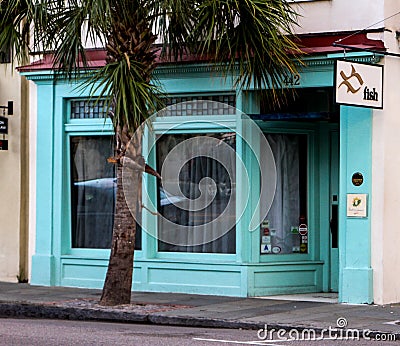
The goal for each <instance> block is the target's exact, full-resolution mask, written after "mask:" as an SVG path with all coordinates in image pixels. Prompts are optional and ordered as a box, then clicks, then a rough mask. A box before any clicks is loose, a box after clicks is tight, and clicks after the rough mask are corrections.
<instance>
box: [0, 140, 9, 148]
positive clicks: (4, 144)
mask: <svg viewBox="0 0 400 346" xmlns="http://www.w3.org/2000/svg"><path fill="white" fill-rule="evenodd" d="M0 150H8V140H6V139H0Z"/></svg>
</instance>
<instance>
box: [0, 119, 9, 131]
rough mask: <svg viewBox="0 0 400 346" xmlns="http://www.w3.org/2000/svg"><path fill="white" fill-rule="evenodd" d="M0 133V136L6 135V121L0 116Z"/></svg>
mask: <svg viewBox="0 0 400 346" xmlns="http://www.w3.org/2000/svg"><path fill="white" fill-rule="evenodd" d="M0 133H1V134H7V133H8V119H7V118H6V117H2V116H0Z"/></svg>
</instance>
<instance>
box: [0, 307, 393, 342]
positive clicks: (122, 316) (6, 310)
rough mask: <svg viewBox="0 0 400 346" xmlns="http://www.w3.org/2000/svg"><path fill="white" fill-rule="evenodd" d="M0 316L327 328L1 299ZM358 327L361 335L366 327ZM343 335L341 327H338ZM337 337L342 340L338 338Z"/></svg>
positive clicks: (318, 332)
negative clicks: (5, 300)
mask: <svg viewBox="0 0 400 346" xmlns="http://www.w3.org/2000/svg"><path fill="white" fill-rule="evenodd" d="M0 318H40V319H62V320H79V321H105V322H118V323H146V324H154V325H170V326H189V327H203V328H226V329H252V330H261V329H264V330H265V329H267V330H272V329H274V330H275V331H278V330H279V329H282V330H284V331H287V332H290V331H293V330H297V331H298V332H299V333H301V332H302V331H307V330H313V331H314V332H315V333H316V335H322V333H323V331H325V332H326V331H327V329H325V328H320V327H312V326H293V325H285V324H265V323H257V322H244V321H232V320H226V319H216V318H205V317H190V316H166V315H162V314H158V313H135V312H132V311H129V312H128V311H115V310H114V311H107V310H104V309H101V310H100V309H96V308H81V307H64V306H57V305H46V304H35V303H29V302H14V303H10V302H0ZM351 330H352V331H356V330H358V332H359V333H360V336H362V335H363V334H362V333H363V330H360V329H351ZM338 331H339V333H338V334H337V335H339V336H340V331H341V330H340V329H338ZM342 335H346V329H343V332H342ZM382 335H394V337H395V339H396V340H400V332H399V333H393V332H386V331H369V334H368V336H369V337H370V338H371V339H376V338H377V337H381V336H382ZM338 340H340V339H339V338H338Z"/></svg>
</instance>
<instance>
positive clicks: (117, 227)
mask: <svg viewBox="0 0 400 346" xmlns="http://www.w3.org/2000/svg"><path fill="white" fill-rule="evenodd" d="M125 147H126V146H125ZM144 169H145V163H144V160H143V157H142V155H141V136H134V139H133V141H132V142H131V143H130V144H129V147H128V154H126V155H124V157H122V158H121V160H120V163H118V168H117V193H116V204H115V215H114V227H113V237H112V244H111V253H110V261H109V264H108V270H107V275H106V279H105V282H104V286H103V293H102V296H101V298H100V305H120V304H129V303H130V301H131V291H132V274H133V257H134V250H135V236H136V218H135V217H136V215H137V211H138V210H137V208H140V207H141V203H140V202H141V186H142V173H143V172H144ZM123 174H124V184H123V177H122V176H123ZM127 174H129V179H125V177H127ZM126 198H129V199H130V200H132V201H135V202H136V203H134V204H135V205H134V206H132V205H130V207H131V209H129V206H128V204H127V202H126ZM131 212H132V213H131Z"/></svg>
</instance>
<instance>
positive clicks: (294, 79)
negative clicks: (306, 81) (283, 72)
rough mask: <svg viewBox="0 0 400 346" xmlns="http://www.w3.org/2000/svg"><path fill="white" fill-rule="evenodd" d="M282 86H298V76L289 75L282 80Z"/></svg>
mask: <svg viewBox="0 0 400 346" xmlns="http://www.w3.org/2000/svg"><path fill="white" fill-rule="evenodd" d="M283 84H285V85H286V86H294V85H300V75H299V74H290V75H288V76H286V77H285V78H284V79H283Z"/></svg>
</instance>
